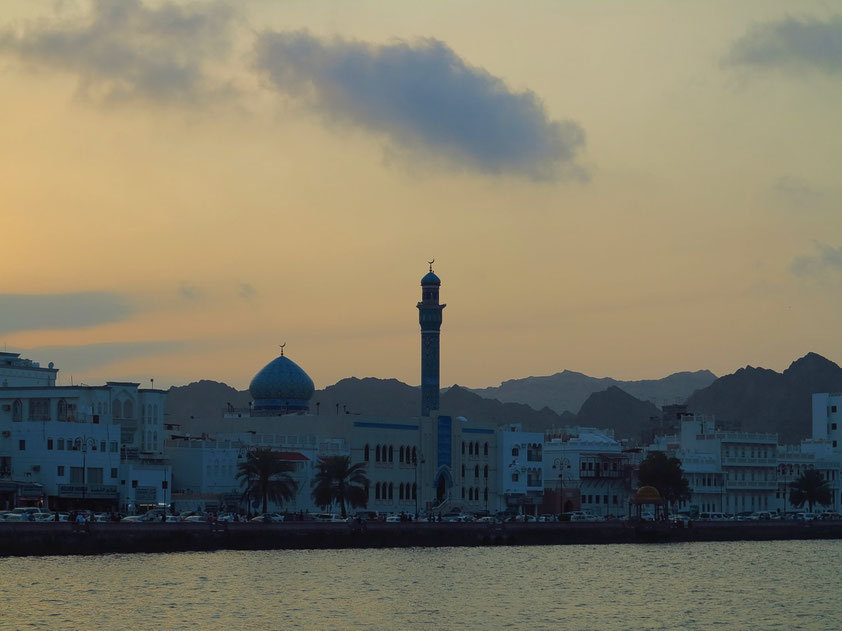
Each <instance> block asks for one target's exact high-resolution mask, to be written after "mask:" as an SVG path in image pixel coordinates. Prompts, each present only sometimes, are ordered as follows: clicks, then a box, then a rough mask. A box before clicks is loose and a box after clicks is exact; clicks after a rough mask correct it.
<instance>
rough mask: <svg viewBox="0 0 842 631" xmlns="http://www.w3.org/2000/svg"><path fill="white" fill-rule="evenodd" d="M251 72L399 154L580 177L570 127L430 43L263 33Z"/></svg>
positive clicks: (578, 137)
mask: <svg viewBox="0 0 842 631" xmlns="http://www.w3.org/2000/svg"><path fill="white" fill-rule="evenodd" d="M255 67H256V68H257V70H258V71H259V72H260V73H261V74H262V75H263V76H264V77H265V78H267V79H268V82H269V85H270V86H271V87H272V88H274V89H275V90H277V91H278V92H280V93H282V94H284V95H286V96H289V97H291V98H292V99H294V100H296V101H298V102H301V103H303V104H305V105H306V106H307V107H309V108H311V109H313V110H314V111H316V112H318V113H319V114H320V115H322V116H323V117H325V118H326V119H328V120H329V121H330V122H332V123H335V122H339V123H344V124H348V125H352V126H356V127H360V128H364V129H367V130H369V131H372V132H375V133H379V134H381V135H384V136H385V137H387V138H388V140H389V142H390V144H391V148H392V149H393V150H395V151H396V152H397V153H403V154H407V155H410V156H413V157H423V158H425V159H433V160H435V161H442V160H443V161H444V162H446V163H447V165H448V166H451V167H452V166H461V167H464V168H469V169H472V170H477V171H481V172H486V173H514V174H520V175H528V176H530V177H534V178H554V177H557V176H558V175H559V174H564V173H568V174H570V173H576V174H578V175H580V176H581V175H583V174H584V170H583V169H581V168H580V167H578V166H577V165H576V163H575V161H574V158H575V155H576V152H577V151H578V150H579V149H580V147H581V146H582V145H583V144H584V140H585V135H584V132H583V130H582V128H581V127H580V126H579V125H578V124H577V123H575V122H572V121H555V120H550V118H549V117H548V115H547V113H546V111H545V109H544V106H543V104H542V103H541V101H540V99H539V98H538V97H537V96H536V95H535V94H534V93H533V92H531V91H524V92H516V91H513V90H511V89H510V88H509V87H508V86H507V85H506V84H505V83H504V82H503V81H502V80H501V79H499V78H498V77H495V76H493V75H491V74H489V73H488V72H486V71H485V70H483V69H482V68H476V67H473V66H470V65H468V64H467V63H466V62H465V61H464V60H463V59H461V58H460V57H459V56H458V55H457V54H456V53H455V52H454V51H453V50H452V49H451V48H449V47H448V46H447V45H446V44H444V43H443V42H440V41H438V40H434V39H424V40H419V41H417V42H414V43H407V42H396V43H392V44H388V45H373V44H368V43H365V42H359V41H347V40H343V39H340V38H335V39H332V40H330V41H323V40H320V39H317V38H316V37H314V36H312V35H311V34H309V33H307V32H304V31H296V32H282V33H276V32H266V33H263V34H261V35H260V36H259V37H258V39H257V42H256V58H255Z"/></svg>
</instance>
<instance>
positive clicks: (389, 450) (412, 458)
mask: <svg viewBox="0 0 842 631" xmlns="http://www.w3.org/2000/svg"><path fill="white" fill-rule="evenodd" d="M371 451H372V450H371V447H370V446H369V445H366V446H365V448H364V449H363V460H365V461H366V462H370V461H371ZM395 451H397V452H398V462H401V463H406V464H415V463H416V462H418V451H417V449H416V448H415V447H409V446H406V447H404V446H403V445H401V446H400V447H399V448H398V449H397V450H396V449H395V448H394V446H393V445H388V446H387V445H375V447H374V462H394V461H395Z"/></svg>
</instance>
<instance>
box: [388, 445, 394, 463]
mask: <svg viewBox="0 0 842 631" xmlns="http://www.w3.org/2000/svg"><path fill="white" fill-rule="evenodd" d="M394 461H395V450H394V448H393V447H392V446H391V445H389V462H394Z"/></svg>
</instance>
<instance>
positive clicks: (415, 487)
mask: <svg viewBox="0 0 842 631" xmlns="http://www.w3.org/2000/svg"><path fill="white" fill-rule="evenodd" d="M412 499H414V500H417V499H418V484H416V483H415V482H413V483H412Z"/></svg>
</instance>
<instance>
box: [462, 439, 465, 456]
mask: <svg viewBox="0 0 842 631" xmlns="http://www.w3.org/2000/svg"><path fill="white" fill-rule="evenodd" d="M462 455H463V456H464V455H465V441H464V440H463V441H462Z"/></svg>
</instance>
